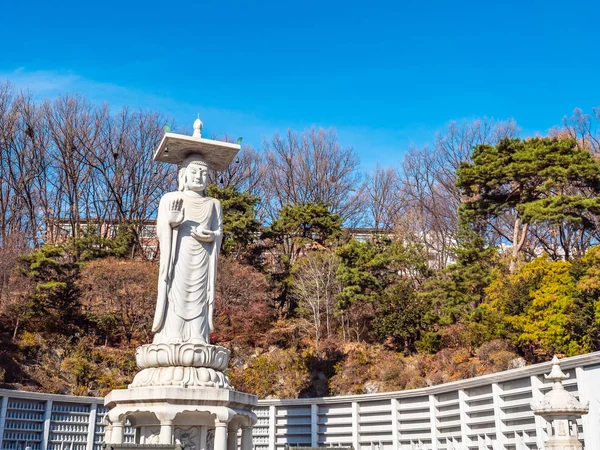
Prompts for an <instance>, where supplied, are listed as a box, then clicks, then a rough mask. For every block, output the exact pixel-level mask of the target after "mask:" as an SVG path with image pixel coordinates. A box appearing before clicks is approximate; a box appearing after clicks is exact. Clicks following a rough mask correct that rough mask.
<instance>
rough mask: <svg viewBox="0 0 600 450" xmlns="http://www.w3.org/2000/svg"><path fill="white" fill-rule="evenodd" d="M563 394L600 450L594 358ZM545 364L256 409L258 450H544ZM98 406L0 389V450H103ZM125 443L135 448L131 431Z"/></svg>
mask: <svg viewBox="0 0 600 450" xmlns="http://www.w3.org/2000/svg"><path fill="white" fill-rule="evenodd" d="M561 368H562V369H563V371H564V372H565V373H567V374H570V376H571V377H570V379H569V380H566V382H565V383H564V384H565V387H566V389H568V390H569V391H571V392H573V393H574V395H575V396H578V397H580V399H581V400H582V401H584V402H587V401H589V402H590V414H589V415H588V416H584V418H583V420H582V422H581V423H580V438H581V439H584V441H585V444H586V448H588V449H600V425H598V424H600V352H596V353H590V354H587V355H582V356H577V357H573V358H566V359H563V360H562V361H561ZM549 369H550V363H545V364H538V365H535V366H529V367H525V368H522V369H516V370H511V371H507V372H501V373H497V374H493V375H486V376H482V377H477V378H472V379H470V380H465V381H459V382H455V383H448V384H444V385H439V386H433V387H430V388H425V389H415V390H410V391H401V392H387V393H381V394H371V395H356V396H343V397H328V398H317V399H296V400H262V401H260V402H259V406H258V408H256V409H255V412H256V414H257V416H258V422H257V424H256V426H255V427H254V433H253V435H254V448H255V449H256V450H283V448H284V447H285V445H286V444H289V445H290V446H296V445H300V446H307V447H310V446H313V447H315V446H334V447H335V446H340V445H341V446H349V445H353V446H354V448H355V449H356V450H408V449H410V450H413V449H427V450H434V449H435V450H450V449H452V450H459V449H460V450H463V449H464V450H467V449H470V450H481V449H488V450H499V449H501V450H513V449H514V450H523V449H530V450H534V449H538V450H539V449H541V448H542V443H543V441H544V439H545V430H544V428H545V424H544V421H543V419H541V418H536V417H534V415H533V413H532V411H531V408H530V406H529V404H530V402H531V401H532V400H537V399H538V398H539V397H540V396H541V395H543V394H544V393H545V392H546V391H547V390H549V389H550V383H549V382H547V381H546V380H545V379H544V376H543V375H544V373H548V372H549ZM105 413H106V409H105V408H104V406H103V399H102V398H94V397H75V396H64V395H52V394H38V393H32V392H24V391H10V390H2V389H0V450H5V449H6V450H24V449H25V447H26V446H29V447H31V449H32V450H61V448H62V449H63V450H71V449H72V450H100V443H101V442H102V439H103V433H104V427H103V425H102V418H103V415H104V414H105ZM126 441H127V442H133V441H134V436H133V432H132V430H131V429H127V430H126Z"/></svg>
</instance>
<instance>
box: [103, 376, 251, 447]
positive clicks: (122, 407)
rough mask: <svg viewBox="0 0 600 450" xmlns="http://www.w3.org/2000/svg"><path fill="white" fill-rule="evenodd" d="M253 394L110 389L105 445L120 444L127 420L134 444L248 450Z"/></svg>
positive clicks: (199, 389)
mask: <svg viewBox="0 0 600 450" xmlns="http://www.w3.org/2000/svg"><path fill="white" fill-rule="evenodd" d="M257 403H258V402H257V398H256V396H254V395H250V394H244V393H242V392H236V391H233V390H230V389H215V388H209V387H195V388H194V387H189V388H184V387H175V386H156V387H139V388H130V389H115V390H113V391H112V392H110V393H109V394H108V395H107V396H106V397H105V398H104V404H105V405H106V406H107V407H108V408H109V409H110V411H109V412H108V414H107V415H106V416H105V423H106V429H105V442H106V443H108V444H122V443H123V442H124V427H125V424H126V422H127V421H129V423H131V426H132V427H134V428H135V429H136V433H135V434H136V444H141V445H149V444H153V445H156V444H161V445H165V446H166V445H173V444H181V445H184V446H185V448H186V449H190V450H209V449H211V450H212V449H214V450H237V449H238V445H237V443H238V432H239V431H240V430H241V448H240V450H252V426H253V425H254V424H255V423H256V419H257V418H256V415H255V414H254V412H253V411H252V409H253V408H254V407H256V405H257Z"/></svg>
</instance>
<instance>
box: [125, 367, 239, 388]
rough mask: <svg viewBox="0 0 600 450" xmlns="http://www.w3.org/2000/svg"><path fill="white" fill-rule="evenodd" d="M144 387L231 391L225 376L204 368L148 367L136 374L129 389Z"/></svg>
mask: <svg viewBox="0 0 600 450" xmlns="http://www.w3.org/2000/svg"><path fill="white" fill-rule="evenodd" d="M145 386H179V387H212V388H220V389H233V387H232V386H231V384H229V379H228V378H227V375H225V374H224V373H223V372H220V371H216V370H214V369H211V368H206V367H150V368H147V369H144V370H142V371H140V372H138V373H137V374H136V376H135V378H134V379H133V382H132V383H131V384H130V385H129V388H130V389H131V388H137V387H145Z"/></svg>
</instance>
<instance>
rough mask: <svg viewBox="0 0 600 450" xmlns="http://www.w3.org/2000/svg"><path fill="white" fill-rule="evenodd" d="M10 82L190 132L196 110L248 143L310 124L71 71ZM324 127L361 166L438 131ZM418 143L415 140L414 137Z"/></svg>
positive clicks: (40, 95)
mask: <svg viewBox="0 0 600 450" xmlns="http://www.w3.org/2000/svg"><path fill="white" fill-rule="evenodd" d="M2 80H8V81H9V82H10V83H11V84H12V85H13V86H14V87H15V88H16V89H18V90H27V91H29V92H30V93H31V94H32V95H33V96H34V97H35V98H36V99H38V100H43V99H53V98H56V97H58V96H60V95H64V94H67V93H68V94H75V93H79V94H82V95H84V96H85V97H86V98H88V99H89V100H90V101H92V102H93V103H97V104H101V103H105V102H106V103H108V104H109V105H110V106H111V107H112V108H115V109H117V108H120V107H121V106H124V105H128V106H130V107H132V108H142V109H154V110H159V111H161V112H162V113H164V114H167V115H168V116H171V117H173V118H175V120H176V121H177V123H178V125H179V126H180V127H183V129H184V130H186V129H189V130H188V131H189V132H190V133H191V131H192V123H193V121H194V120H195V119H196V114H197V113H200V117H201V118H202V120H203V122H204V127H205V132H206V133H208V134H213V133H214V134H216V135H223V134H229V135H230V136H233V137H239V136H242V137H243V138H244V143H248V144H250V145H253V146H254V147H256V148H260V147H261V145H262V142H263V140H264V139H269V138H270V137H271V136H272V135H273V134H274V133H275V132H276V131H278V132H279V133H284V132H285V131H286V130H287V129H288V128H292V129H295V130H299V131H301V130H303V129H305V128H308V127H310V126H311V125H312V124H310V123H302V122H296V123H283V122H281V121H278V120H266V119H263V118H260V117H257V116H256V115H254V114H252V113H248V112H245V111H234V110H227V109H218V108H214V107H207V106H204V105H200V104H194V103H191V102H186V101H179V100H175V99H173V98H169V97H162V96H160V95H156V94H151V93H147V92H144V91H140V90H137V89H135V88H130V87H126V86H120V85H117V84H113V83H105V82H100V81H96V80H91V79H88V78H85V77H82V76H80V75H78V74H76V73H73V72H71V71H62V72H61V71H50V70H36V71H30V70H27V69H26V68H19V69H16V70H14V71H10V72H0V82H2ZM316 125H317V126H323V127H324V128H329V127H331V126H332V127H334V128H337V130H338V136H339V139H340V142H341V144H342V145H343V146H352V147H353V148H354V149H355V150H356V151H357V152H358V153H359V155H360V156H361V162H362V164H361V165H362V166H363V167H365V168H369V169H370V168H372V167H374V166H375V164H376V162H380V163H381V164H383V165H396V164H398V162H399V161H400V159H401V157H402V153H403V152H404V151H405V150H406V149H407V148H408V147H409V145H410V144H416V145H421V144H422V143H424V142H426V141H428V140H430V139H432V138H433V136H434V130H426V129H417V128H413V127H407V128H404V129H397V130H389V129H379V128H373V127H368V126H359V127H354V126H348V125H344V124H316ZM415 138H416V139H417V141H418V142H414V139H415Z"/></svg>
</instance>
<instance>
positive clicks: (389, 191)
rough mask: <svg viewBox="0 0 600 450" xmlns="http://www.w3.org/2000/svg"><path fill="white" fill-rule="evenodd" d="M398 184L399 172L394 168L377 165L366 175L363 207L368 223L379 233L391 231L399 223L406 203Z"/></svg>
mask: <svg viewBox="0 0 600 450" xmlns="http://www.w3.org/2000/svg"><path fill="white" fill-rule="evenodd" d="M398 184H399V174H398V171H397V170H396V169H394V168H392V167H382V166H380V165H379V164H377V166H376V167H375V169H374V170H373V171H372V172H370V173H367V174H366V175H365V180H364V184H363V189H362V192H363V206H364V209H365V213H366V214H367V216H368V219H367V220H368V222H369V223H370V224H371V225H372V226H373V227H374V228H375V231H376V232H377V233H379V232H380V231H383V232H388V231H390V230H391V229H392V228H393V227H394V224H395V223H397V222H398V214H399V212H400V210H401V209H402V207H403V203H404V200H403V198H402V196H401V191H400V190H399V185H398Z"/></svg>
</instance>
